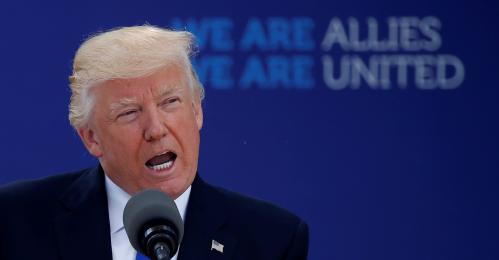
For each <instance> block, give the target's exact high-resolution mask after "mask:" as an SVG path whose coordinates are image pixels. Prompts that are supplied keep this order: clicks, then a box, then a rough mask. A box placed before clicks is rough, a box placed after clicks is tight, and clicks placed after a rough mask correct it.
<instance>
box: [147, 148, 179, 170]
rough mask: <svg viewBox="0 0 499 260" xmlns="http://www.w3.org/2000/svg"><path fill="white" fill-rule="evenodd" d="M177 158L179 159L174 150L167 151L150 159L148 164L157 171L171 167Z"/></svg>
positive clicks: (148, 166)
mask: <svg viewBox="0 0 499 260" xmlns="http://www.w3.org/2000/svg"><path fill="white" fill-rule="evenodd" d="M175 159H177V155H176V154H175V153H174V152H166V153H163V154H160V155H156V156H154V157H153V158H151V159H149V161H147V162H146V166H147V168H149V169H152V170H155V171H162V170H165V169H169V168H171V167H172V165H173V163H174V162H175Z"/></svg>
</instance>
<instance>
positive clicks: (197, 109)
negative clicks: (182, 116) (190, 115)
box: [192, 99, 203, 130]
mask: <svg viewBox="0 0 499 260" xmlns="http://www.w3.org/2000/svg"><path fill="white" fill-rule="evenodd" d="M192 110H193V111H194V117H195V119H196V124H197V125H198V130H201V128H202V127H203V108H202V107H201V100H198V99H197V100H194V101H192Z"/></svg>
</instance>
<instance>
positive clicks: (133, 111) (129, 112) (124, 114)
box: [116, 109, 138, 121]
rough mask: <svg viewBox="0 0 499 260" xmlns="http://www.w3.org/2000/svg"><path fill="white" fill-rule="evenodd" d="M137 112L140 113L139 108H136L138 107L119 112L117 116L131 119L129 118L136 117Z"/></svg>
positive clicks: (118, 118) (117, 118)
mask: <svg viewBox="0 0 499 260" xmlns="http://www.w3.org/2000/svg"><path fill="white" fill-rule="evenodd" d="M137 113H138V110H136V109H131V110H127V111H124V112H122V113H120V114H118V116H117V117H116V120H120V121H123V120H125V121H129V120H132V119H133V118H135V116H136V115H137Z"/></svg>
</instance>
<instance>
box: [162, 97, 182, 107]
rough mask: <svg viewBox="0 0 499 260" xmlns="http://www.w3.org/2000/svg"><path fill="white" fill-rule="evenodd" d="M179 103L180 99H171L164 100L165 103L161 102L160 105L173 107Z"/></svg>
mask: <svg viewBox="0 0 499 260" xmlns="http://www.w3.org/2000/svg"><path fill="white" fill-rule="evenodd" d="M177 102H180V98H179V97H170V98H167V99H165V100H163V102H161V104H160V105H161V106H168V105H172V104H174V103H177Z"/></svg>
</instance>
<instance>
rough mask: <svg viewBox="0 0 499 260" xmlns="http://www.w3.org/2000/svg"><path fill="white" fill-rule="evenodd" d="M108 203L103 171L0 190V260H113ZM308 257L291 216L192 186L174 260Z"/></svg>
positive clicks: (197, 183) (198, 183) (303, 230)
mask: <svg viewBox="0 0 499 260" xmlns="http://www.w3.org/2000/svg"><path fill="white" fill-rule="evenodd" d="M106 198H107V196H106V189H105V184H104V174H103V171H102V169H101V168H100V167H97V168H93V169H87V170H83V171H80V172H76V173H71V174H64V175H59V176H51V177H47V178H44V179H40V180H35V181H22V182H17V183H14V184H10V185H8V186H5V187H2V188H0V260H20V259H23V260H24V259H51V260H56V259H68V260H78V259H81V260H90V259H91V260H99V259H103V260H111V259H112V254H111V238H110V231H109V216H108V208H107V199H106ZM212 240H215V241H217V242H219V243H221V244H223V245H224V248H223V253H220V252H218V251H217V250H211V245H212ZM307 250H308V228H307V225H306V224H305V223H304V222H303V221H301V220H300V219H299V218H297V217H296V216H294V215H292V214H291V213H289V212H287V211H285V210H283V209H279V208H277V207H275V206H272V205H270V204H268V203H265V202H262V201H257V200H254V199H251V198H247V197H243V196H241V195H238V194H236V193H233V192H230V191H227V190H224V189H221V188H215V187H213V186H210V185H208V184H206V183H205V182H203V181H202V180H201V179H200V178H199V177H196V179H195V180H194V183H193V184H192V190H191V195H190V199H189V203H188V206H187V212H186V219H185V235H184V240H183V241H182V244H181V248H180V255H179V258H178V260H201V259H251V260H256V259H306V258H307Z"/></svg>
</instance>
